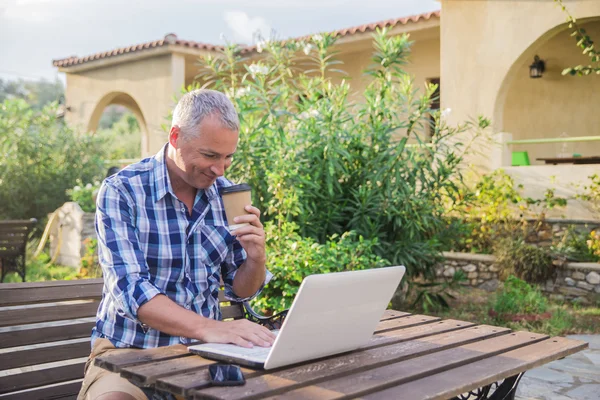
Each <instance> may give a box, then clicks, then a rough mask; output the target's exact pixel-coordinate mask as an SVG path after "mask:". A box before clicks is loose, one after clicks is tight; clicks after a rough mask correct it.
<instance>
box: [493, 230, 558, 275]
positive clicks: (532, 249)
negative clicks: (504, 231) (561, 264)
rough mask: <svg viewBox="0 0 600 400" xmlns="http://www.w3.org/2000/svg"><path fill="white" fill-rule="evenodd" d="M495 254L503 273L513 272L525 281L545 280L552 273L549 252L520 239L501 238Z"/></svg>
mask: <svg viewBox="0 0 600 400" xmlns="http://www.w3.org/2000/svg"><path fill="white" fill-rule="evenodd" d="M495 254H496V261H497V263H498V265H499V266H500V267H501V268H502V269H503V271H504V273H505V274H515V275H516V276H518V277H519V278H521V279H524V280H526V281H527V282H545V281H546V280H547V279H548V278H551V277H552V276H553V275H554V270H555V267H554V264H552V257H551V256H550V254H549V252H548V251H547V250H546V249H544V248H542V247H537V246H533V245H530V244H527V243H525V242H524V241H523V240H522V239H512V238H510V239H505V240H502V241H501V242H500V243H499V244H498V246H497V247H496V251H495Z"/></svg>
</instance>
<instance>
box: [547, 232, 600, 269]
mask: <svg viewBox="0 0 600 400" xmlns="http://www.w3.org/2000/svg"><path fill="white" fill-rule="evenodd" d="M595 236H596V232H594V231H592V232H590V233H589V234H585V233H584V232H578V231H577V230H576V229H575V228H574V227H573V226H569V227H568V228H567V230H566V231H565V233H564V235H563V237H562V238H561V240H560V241H559V242H558V243H554V244H553V245H552V247H551V250H552V254H553V255H554V256H556V257H558V258H563V259H567V260H569V261H575V262H597V261H600V252H598V254H594V251H595V248H594V244H595V243H594V239H596V238H595ZM597 240H598V239H596V241H597Z"/></svg>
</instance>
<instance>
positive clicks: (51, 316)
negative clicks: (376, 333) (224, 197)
mask: <svg viewBox="0 0 600 400" xmlns="http://www.w3.org/2000/svg"><path fill="white" fill-rule="evenodd" d="M102 286H103V283H102V279H85V280H77V281H50V282H36V283H7V284H0V400H6V399H11V400H14V399H39V398H52V399H59V398H75V397H76V396H77V393H78V392H79V389H80V388H81V381H82V379H83V369H84V366H85V361H86V359H87V357H88V355H89V354H90V334H91V331H92V328H93V327H94V325H95V316H96V311H97V309H98V305H99V301H100V299H101V296H102ZM219 300H220V301H221V303H222V304H221V311H222V312H223V319H229V318H232V319H240V318H244V317H246V318H248V319H251V320H253V321H255V322H259V323H262V324H263V325H267V326H273V327H277V326H278V325H279V324H280V323H281V321H282V320H283V318H284V316H285V313H282V314H278V315H277V316H274V317H263V316H260V315H258V314H256V313H254V312H253V311H252V310H251V309H250V308H249V306H248V305H247V304H246V305H243V304H241V303H229V302H227V301H226V299H225V296H224V292H223V291H220V292H219Z"/></svg>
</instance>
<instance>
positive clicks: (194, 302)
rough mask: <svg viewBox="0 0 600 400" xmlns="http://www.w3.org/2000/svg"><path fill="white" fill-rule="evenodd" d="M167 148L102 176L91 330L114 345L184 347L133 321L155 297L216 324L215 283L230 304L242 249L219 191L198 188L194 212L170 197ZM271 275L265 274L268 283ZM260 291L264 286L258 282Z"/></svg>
mask: <svg viewBox="0 0 600 400" xmlns="http://www.w3.org/2000/svg"><path fill="white" fill-rule="evenodd" d="M165 149H166V146H165V147H163V149H162V150H161V151H160V152H159V153H158V154H156V155H155V156H154V157H150V158H147V159H144V160H142V161H140V162H138V163H136V164H133V165H130V166H128V167H126V168H125V169H123V170H122V171H120V172H119V173H117V174H116V175H113V176H111V177H109V178H107V179H106V180H105V181H104V183H103V184H102V187H101V188H100V192H99V193H98V199H97V204H96V206H97V209H96V232H97V233H98V259H99V262H100V265H101V266H102V272H103V277H104V289H103V293H102V301H101V302H100V306H99V308H98V313H97V315H96V326H95V327H94V329H93V331H92V345H93V343H94V341H95V339H96V338H100V337H104V338H107V339H109V340H110V341H111V342H112V343H113V344H114V345H115V346H116V347H138V348H150V347H158V346H168V345H172V344H179V343H183V344H188V343H190V341H191V340H190V339H189V338H183V337H175V336H171V335H168V334H166V333H163V332H160V331H157V330H155V329H152V328H150V327H148V326H146V325H144V324H142V322H141V321H139V320H138V309H139V308H140V306H142V305H143V304H144V303H146V302H147V301H149V300H150V299H152V298H153V297H154V296H156V295H158V294H164V295H166V296H168V297H169V298H170V299H171V300H173V301H174V302H175V303H177V304H179V305H180V306H182V307H185V308H186V309H189V310H192V311H194V312H196V313H197V314H200V315H202V316H204V317H207V318H213V319H217V320H219V319H221V311H220V309H219V300H218V291H219V287H220V279H221V277H222V278H223V282H224V283H225V294H226V296H227V297H228V298H229V299H231V300H235V301H245V300H249V299H251V298H253V297H255V296H256V295H258V293H260V291H261V290H262V288H261V290H259V291H258V292H257V293H256V294H254V295H253V296H252V297H250V298H244V299H242V298H239V297H237V296H236V295H235V294H234V292H233V279H234V277H235V274H236V272H237V269H238V268H239V267H240V266H241V265H242V264H243V263H244V261H245V260H246V252H245V250H244V249H243V248H242V246H241V245H240V243H239V242H238V241H237V240H236V239H235V238H234V237H233V236H232V235H231V234H230V233H229V231H228V229H227V220H226V218H225V210H224V208H223V202H222V199H221V196H220V195H219V188H220V187H224V186H231V185H232V183H231V182H230V181H228V180H227V179H225V178H222V177H221V178H218V179H217V181H216V182H215V183H214V184H213V185H212V186H211V187H210V188H208V189H206V190H198V192H197V195H196V199H195V200H194V209H193V211H192V215H191V216H190V214H189V213H188V211H187V207H186V206H185V205H184V203H183V202H181V201H180V200H179V199H177V197H176V196H175V194H174V192H173V188H172V187H171V182H170V180H169V174H168V173H167V164H166V161H165ZM271 277H272V275H271V274H270V273H269V272H268V271H267V277H266V280H265V284H266V283H267V282H268V281H269V280H270V279H271ZM263 286H264V285H263Z"/></svg>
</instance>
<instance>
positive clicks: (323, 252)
mask: <svg viewBox="0 0 600 400" xmlns="http://www.w3.org/2000/svg"><path fill="white" fill-rule="evenodd" d="M298 231H299V228H298V226H297V225H295V224H294V223H287V222H286V223H283V224H282V225H281V226H279V227H277V226H276V225H275V224H274V223H273V222H268V223H266V224H265V232H266V237H267V243H266V248H267V254H268V257H267V268H268V269H269V271H271V272H272V273H273V274H274V275H275V278H274V279H273V280H271V282H270V283H269V284H268V285H267V286H266V287H265V289H264V291H263V293H262V294H261V296H259V297H258V298H257V299H256V300H255V301H254V306H256V307H257V308H259V309H262V310H263V311H281V310H283V309H286V308H289V307H290V306H291V304H292V301H293V299H294V297H295V295H296V293H297V291H298V288H299V287H300V283H302V279H304V277H306V276H308V275H311V274H318V273H328V272H341V271H350V270H358V269H368V268H377V267H382V266H387V265H389V262H388V261H386V260H384V259H382V258H380V257H378V256H377V255H375V253H374V246H375V245H376V239H374V240H366V239H364V238H363V237H361V236H359V235H357V234H356V233H354V232H347V233H344V234H343V235H341V236H338V235H333V236H331V237H330V238H329V239H328V240H327V241H326V242H325V243H323V244H321V243H318V242H316V241H315V240H314V239H312V238H305V237H302V236H300V234H299V233H298Z"/></svg>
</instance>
